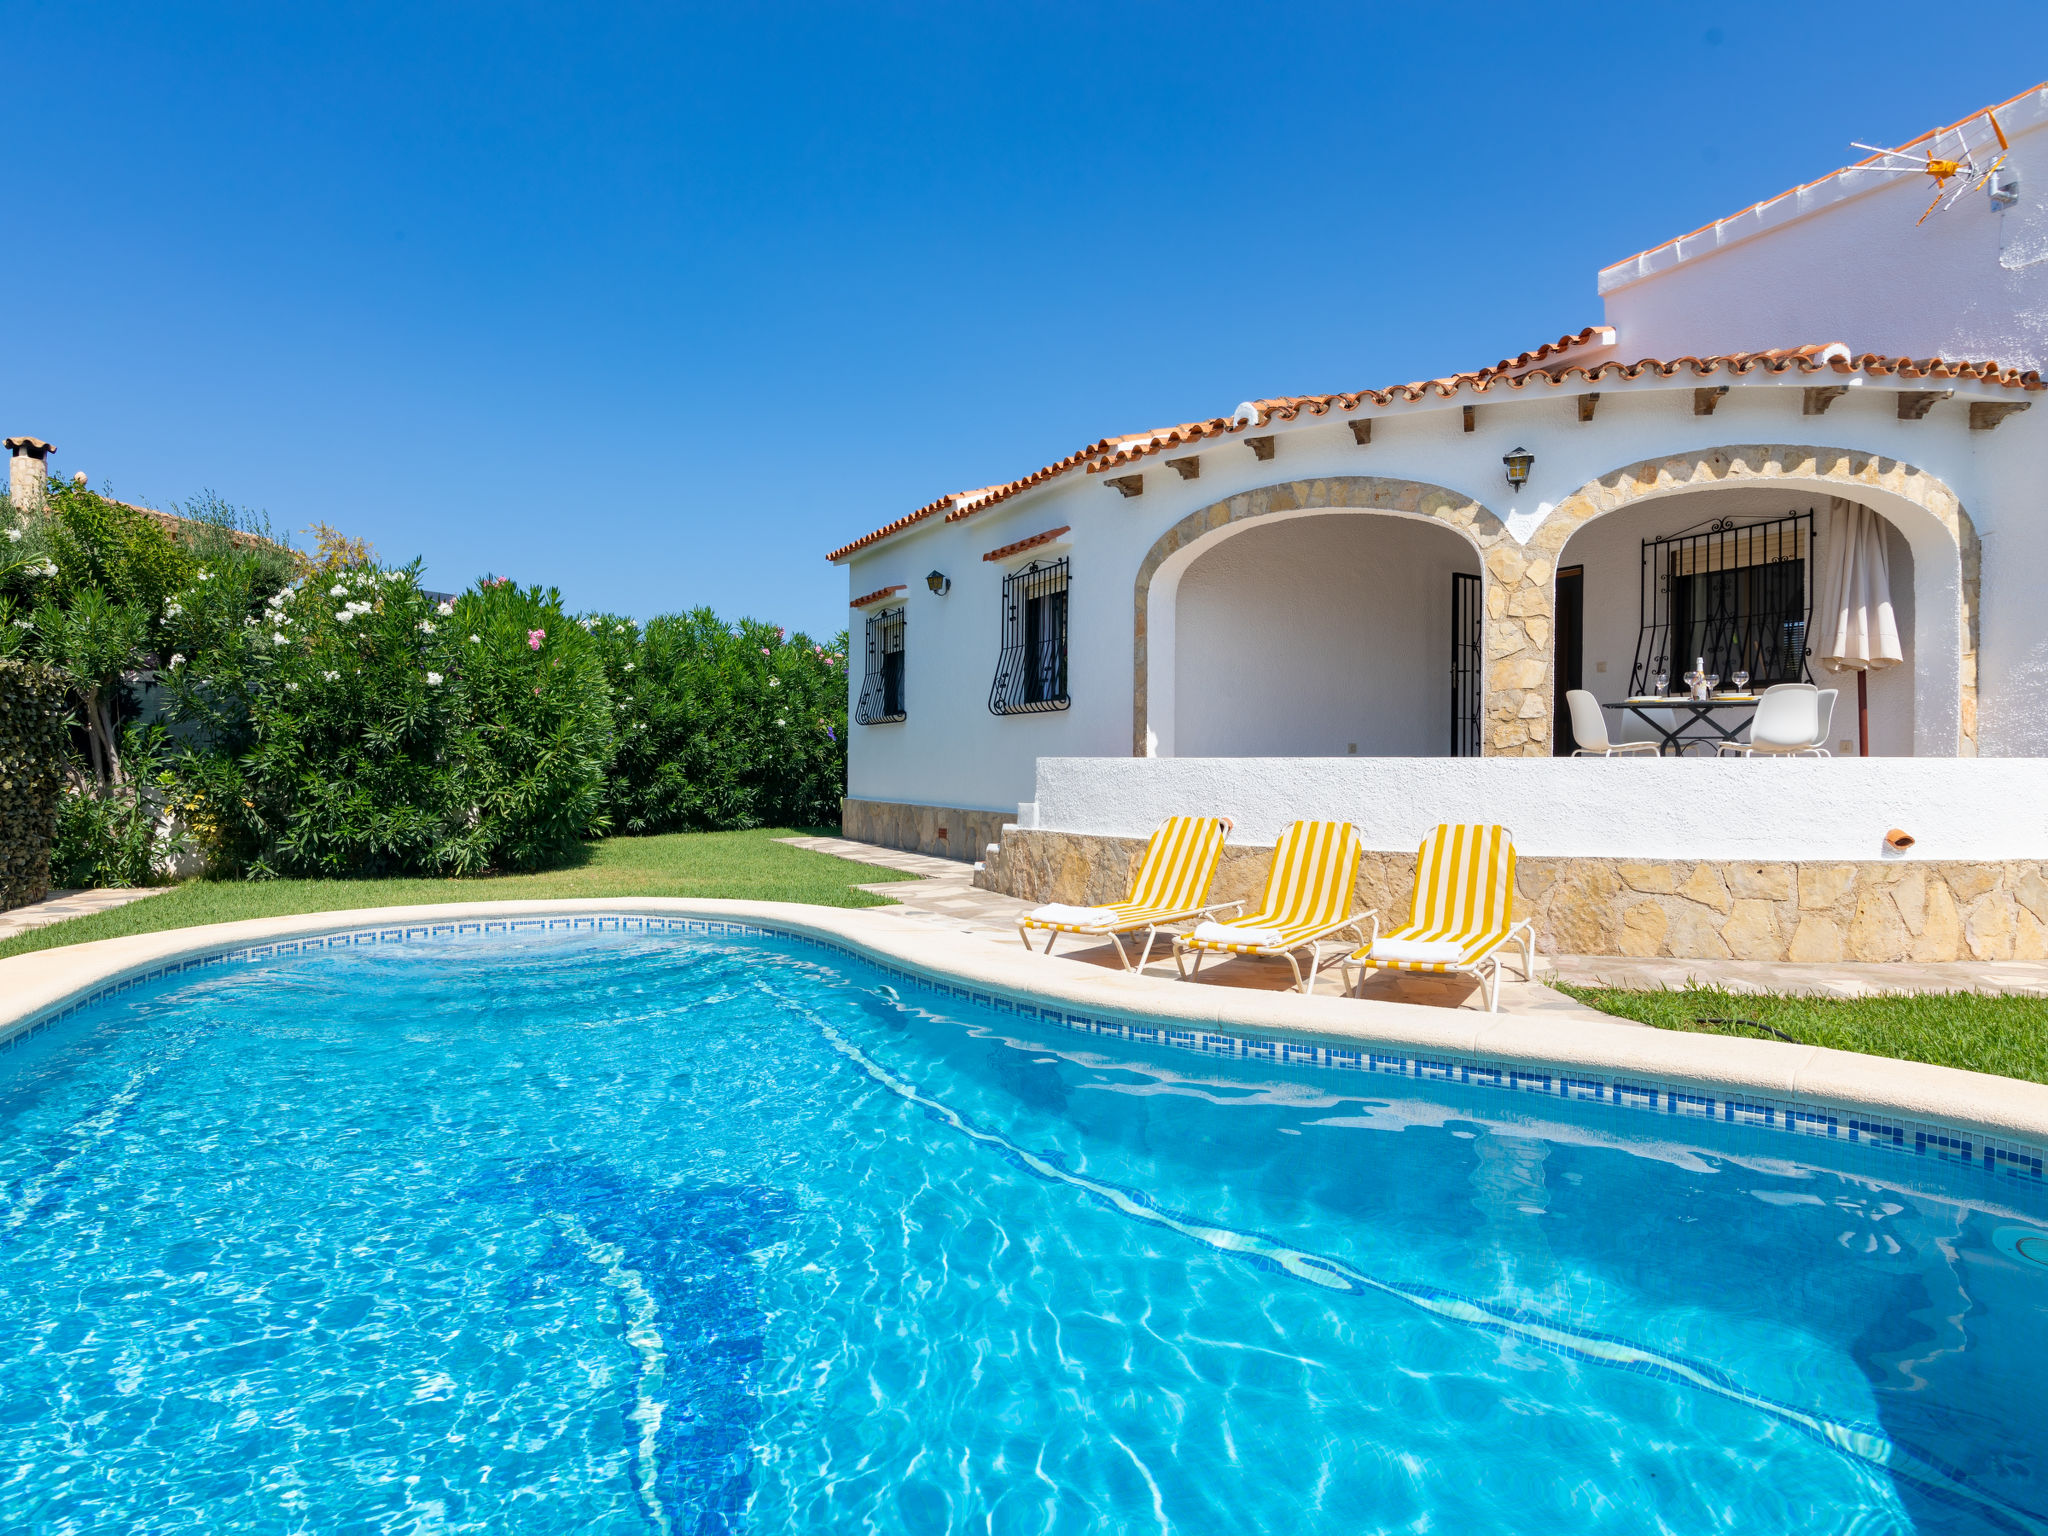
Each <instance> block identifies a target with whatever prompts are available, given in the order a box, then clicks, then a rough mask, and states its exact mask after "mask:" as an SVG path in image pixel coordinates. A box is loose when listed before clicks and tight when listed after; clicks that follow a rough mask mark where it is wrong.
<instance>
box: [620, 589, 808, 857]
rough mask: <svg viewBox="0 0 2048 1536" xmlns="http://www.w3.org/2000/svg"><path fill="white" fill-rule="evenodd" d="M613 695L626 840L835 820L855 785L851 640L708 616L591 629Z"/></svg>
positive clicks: (698, 614)
mask: <svg viewBox="0 0 2048 1536" xmlns="http://www.w3.org/2000/svg"><path fill="white" fill-rule="evenodd" d="M583 622H584V623H585V625H586V626H588V627H589V628H590V629H591V631H592V633H593V635H594V637H595V638H596V639H597V640H598V642H599V645H600V647H601V649H602V652H603V656H604V667H605V673H606V677H607V679H608V681H609V683H610V686H611V692H612V695H613V701H614V702H613V712H614V713H613V718H614V724H615V727H616V731H617V742H618V745H617V749H616V751H615V753H614V755H613V759H612V767H611V774H610V777H609V780H608V781H607V784H606V805H607V808H608V810H609V811H610V814H611V821H612V826H613V828H614V829H615V830H618V831H623V832H632V833H641V834H644V833H654V832H674V831H730V830H740V829H744V828H748V827H760V826H816V825H821V824H825V823H836V822H837V821H838V819H839V797H840V795H841V793H843V791H844V788H845V784H846V681H845V670H844V669H845V661H846V658H845V651H846V637H845V636H844V635H843V634H842V635H840V636H838V637H837V638H836V639H835V640H834V641H833V642H832V643H831V644H829V645H819V644H817V643H815V642H813V641H812V640H810V639H809V638H808V637H806V636H804V635H801V634H799V635H796V636H793V637H791V636H786V635H785V633H784V632H783V631H782V630H780V629H777V628H775V627H773V626H772V625H767V624H761V623H757V622H755V621H753V620H742V621H741V622H740V623H739V624H737V625H728V624H726V623H725V622H724V621H722V620H721V619H719V618H718V616H717V615H716V614H714V613H712V611H711V610H710V609H708V608H699V609H696V610H694V611H692V612H690V613H684V614H672V615H666V616H663V617H661V618H657V619H653V620H651V621H649V623H648V624H647V626H646V627H645V628H644V629H642V628H641V627H639V626H637V625H635V624H633V623H631V622H630V621H628V620H625V619H622V618H619V617H618V616H616V615H611V614H599V615H593V616H592V617H590V618H588V619H586V620H584V621H583Z"/></svg>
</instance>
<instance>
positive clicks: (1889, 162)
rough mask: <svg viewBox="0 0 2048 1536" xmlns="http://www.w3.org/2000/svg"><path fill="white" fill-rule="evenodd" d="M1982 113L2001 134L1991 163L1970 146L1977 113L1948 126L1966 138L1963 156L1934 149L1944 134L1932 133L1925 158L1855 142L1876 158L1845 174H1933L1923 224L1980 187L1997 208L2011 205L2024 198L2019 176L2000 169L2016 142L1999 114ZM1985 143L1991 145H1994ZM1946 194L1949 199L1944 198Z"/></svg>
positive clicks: (1853, 166)
mask: <svg viewBox="0 0 2048 1536" xmlns="http://www.w3.org/2000/svg"><path fill="white" fill-rule="evenodd" d="M1979 115H1980V116H1982V117H1983V119H1984V120H1985V121H1986V122H1988V123H1989V124H1990V125H1991V131H1992V133H1993V134H1995V135H1997V138H1998V148H1999V155H1998V158H1997V159H1995V160H1993V161H1991V162H1990V163H1989V164H1984V165H1980V164H1979V163H1978V161H1977V156H1976V151H1975V150H1973V149H1971V148H1970V143H1969V140H1968V139H1967V138H1965V137H1964V130H1965V129H1967V128H1968V127H1969V126H1970V124H1971V123H1974V122H1975V121H1976V120H1977V119H1976V118H1974V117H1973V118H1968V119H1966V120H1965V121H1963V122H1960V123H1958V124H1956V126H1955V127H1954V128H1953V129H1950V130H1947V131H1949V132H1952V133H1954V134H1955V135H1956V137H1957V138H1958V139H1959V140H1961V141H1962V155H1961V157H1960V158H1955V159H1942V158H1941V157H1939V156H1937V155H1936V154H1935V153H1934V141H1935V139H1937V138H1939V137H1940V135H1939V134H1934V135H1930V136H1929V138H1928V140H1927V149H1926V151H1925V154H1924V158H1923V157H1922V156H1920V155H1911V154H1908V153H1907V152H1906V151H1905V150H1903V149H1880V148H1879V147H1878V146H1877V145H1875V144H1858V143H1854V142H1852V143H1851V144H1850V148H1852V149H1861V150H1867V151H1869V153H1870V154H1871V156H1872V157H1873V160H1868V161H1865V162H1863V163H1862V164H1861V165H1850V166H1844V167H1843V174H1845V175H1846V174H1848V173H1849V172H1850V171H1881V172H1885V173H1887V174H1889V175H1893V176H1931V177H1933V178H1934V201H1933V202H1931V203H1929V204H1928V205H1927V210H1926V212H1925V213H1922V214H1921V215H1920V218H1919V221H1918V222H1919V223H1920V224H1925V223H1926V222H1927V218H1928V215H1929V214H1931V213H1933V212H1934V210H1935V209H1936V208H1937V207H1939V208H1940V209H1941V210H1942V211H1943V212H1944V213H1946V212H1947V211H1948V210H1949V209H1951V208H1953V207H1955V205H1956V204H1957V203H1959V202H1961V201H1962V200H1963V198H1964V196H1965V195H1966V194H1968V193H1971V192H1974V191H1976V190H1977V189H1978V188H1979V187H1985V188H1987V189H1988V190H1989V191H1990V193H1991V204H1992V206H1993V207H1994V208H2010V207H2011V206H2012V205H2013V204H2014V203H2016V202H2018V201H2019V200H2020V183H2019V178H2018V177H2017V176H2013V175H2007V176H2001V175H1999V172H2000V171H2001V170H2003V169H2004V167H2005V160H2006V154H2007V152H2009V151H2010V150H2011V149H2012V145H2011V144H2010V143H2008V142H2007V140H2006V137H2005V130H2004V129H2003V128H2001V127H1999V126H1998V118H1997V117H1996V116H1995V115H1993V114H1992V113H1990V112H1984V113H1981V114H1979ZM1981 147H1983V148H1985V149H1988V148H1989V147H1990V146H1988V145H1985V146H1981ZM1873 162H1874V163H1873ZM1951 181H1953V182H1955V183H1956V189H1955V190H1954V191H1953V192H1951V191H1949V188H1948V184H1949V183H1950V182H1951ZM1944 197H1946V198H1947V199H1948V201H1946V202H1943V201H1942V199H1943V198H1944ZM1916 227H1917V226H1916Z"/></svg>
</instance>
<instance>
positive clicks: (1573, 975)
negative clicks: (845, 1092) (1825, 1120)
mask: <svg viewBox="0 0 2048 1536" xmlns="http://www.w3.org/2000/svg"><path fill="white" fill-rule="evenodd" d="M783 841H785V842H789V843H794V844H796V845H797V846H798V847H800V848H810V849H814V850H816V851H817V852H819V853H831V854H837V855H838V856H839V857H840V858H843V859H853V860H855V861H856V862H858V863H862V864H878V865H881V866H883V867H884V868H888V869H900V870H906V871H909V872H910V873H913V874H918V875H923V876H925V877H926V878H924V879H923V880H919V881H915V882H913V881H908V880H904V881H896V882H891V883H888V884H882V885H870V886H863V887H861V889H863V890H870V891H874V892H876V893H878V894H880V895H883V896H887V897H888V898H889V899H890V900H892V901H896V902H900V903H902V905H901V906H897V907H889V908H884V909H882V910H884V911H888V912H890V913H892V914H896V915H900V916H901V917H903V919H904V920H905V921H906V922H916V923H921V924H926V925H930V926H934V927H940V928H952V929H955V930H957V931H958V932H960V933H963V934H973V935H975V936H976V937H978V938H981V939H984V940H987V941H989V942H992V943H997V944H1007V945H1009V946H1010V947H1011V948H1013V949H1014V948H1018V947H1020V946H1021V943H1022V941H1021V940H1020V939H1019V938H1018V936H1017V928H1016V922H1017V916H1018V914H1019V913H1021V912H1025V911H1028V910H1029V909H1030V907H1031V906H1032V903H1030V902H1027V901H1019V900H1017V899H1015V898H1014V897H1010V896H998V895H996V894H995V893H994V892H993V891H982V890H976V889H975V887H974V885H973V870H972V868H971V867H970V866H968V865H966V864H963V863H960V862H958V861H956V860H953V859H939V858H933V857H931V856H929V855H927V854H921V853H903V852H900V851H898V850H897V849H894V848H877V847H875V846H874V845H873V844H871V843H856V842H850V841H848V840H847V839H845V838H839V837H791V838H785V839H783ZM1074 942H1075V941H1074V940H1072V939H1068V940H1065V941H1063V944H1062V947H1061V948H1060V949H1058V950H1057V951H1056V952H1055V955H1056V958H1060V959H1066V958H1072V959H1074V960H1076V961H1079V962H1082V963H1084V964H1089V965H1100V966H1106V967H1112V968H1114V967H1115V966H1116V965H1117V958H1116V952H1115V951H1114V950H1113V949H1111V948H1110V947H1109V946H1108V945H1106V944H1102V945H1096V946H1093V947H1085V946H1082V947H1076V948H1074V949H1072V950H1068V949H1067V948H1065V947H1064V946H1065V944H1069V943H1074ZM1515 969H1516V966H1515V962H1514V961H1510V962H1509V964H1508V967H1507V972H1506V974H1507V975H1513V974H1514V972H1515ZM1145 970H1146V974H1147V975H1153V976H1162V977H1172V976H1173V975H1174V974H1175V973H1174V967H1173V955H1172V952H1171V951H1170V950H1169V951H1168V952H1167V954H1166V955H1165V956H1164V957H1163V958H1161V957H1160V955H1159V954H1158V952H1157V950H1156V949H1155V951H1154V955H1153V960H1152V963H1151V964H1150V965H1148V966H1146V968H1145ZM1536 974H1537V976H1538V977H1539V978H1543V979H1549V980H1556V981H1564V982H1569V983H1570V984H1572V985H1574V986H1588V987H1590V986H1614V987H1625V988H1629V989H1631V990H1637V991H1656V990H1657V989H1659V988H1661V987H1683V986H1685V985H1687V984H1688V983H1689V982H1696V983H1698V984H1700V985H1705V986H1720V987H1726V988H1727V989H1728V990H1729V991H1731V992H1785V993H1797V994H1802V995H1809V996H1816V997H1868V996H1871V995H1872V994H1875V993H1880V992H1992V993H2001V994H2003V993H2031V994H2038V995H2048V962H2042V961H2034V960H1984V961H1949V962H1945V963H1941V964H1925V965H1914V964H1909V963H1906V962H1899V963H1896V964H1891V965H1858V964H1850V963H1843V964H1838V965H1799V964H1793V963H1791V962H1780V961H1764V960H1638V959H1633V958H1630V957H1628V956H1622V955H1554V956H1553V955H1540V954H1539V955H1538V956H1537V957H1536ZM1292 979H1293V978H1292V977H1291V976H1290V974H1289V972H1288V969H1287V965H1286V963H1285V962H1284V961H1280V960H1233V961H1229V962H1227V963H1225V964H1223V965H1206V966H1204V967H1203V969H1202V982H1203V983H1205V984H1206V983H1209V982H1211V981H1213V982H1215V983H1216V984H1217V985H1219V986H1234V987H1256V988H1259V989H1261V990H1264V991H1280V990H1282V989H1283V988H1285V987H1287V986H1288V985H1290V984H1291V982H1292ZM1342 990H1343V981H1342V978H1341V975H1340V973H1339V971H1338V969H1337V967H1336V965H1335V964H1334V962H1332V963H1329V964H1327V965H1326V968H1325V970H1324V972H1323V974H1322V975H1321V976H1320V977H1319V978H1318V979H1317V983H1316V991H1318V992H1320V993H1327V994H1330V995H1333V996H1334V995H1336V994H1338V993H1340V992H1341V991H1342ZM1366 995H1367V996H1368V997H1378V998H1384V999H1386V1000H1387V1001H1389V1002H1398V1003H1423V1004H1429V1005H1433V1006H1437V1007H1454V1008H1484V1007H1485V1006H1486V1000H1485V998H1484V997H1483V996H1481V995H1480V991H1479V987H1478V985H1477V983H1475V982H1472V981H1469V980H1467V979H1465V978H1463V977H1455V976H1443V977H1437V976H1405V975H1402V976H1396V975H1381V976H1377V977H1375V978H1373V979H1372V980H1371V981H1369V982H1367V983H1366ZM1500 1006H1501V1010H1502V1012H1504V1013H1572V1014H1582V1015H1583V1014H1589V1013H1590V1012H1591V1010H1589V1009H1587V1008H1585V1007H1584V1006H1583V1005H1582V1004H1580V1003H1577V1002H1575V1001H1573V1000H1572V999H1571V998H1569V997H1567V996H1565V995H1564V994H1563V993H1562V992H1558V991H1556V990H1554V989H1553V988H1551V987H1548V986H1545V985H1543V981H1542V980H1541V979H1539V980H1538V981H1537V982H1535V983H1533V984H1531V983H1525V982H1521V981H1510V980H1507V979H1505V977H1504V979H1503V980H1502V982H1501V989H1500ZM1600 1017H1603V1018H1605V1017H1607V1015H1604V1014H1603V1015H1600Z"/></svg>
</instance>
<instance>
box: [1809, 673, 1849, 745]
mask: <svg viewBox="0 0 2048 1536" xmlns="http://www.w3.org/2000/svg"><path fill="white" fill-rule="evenodd" d="M1841 696H1842V690H1841V689H1839V688H1823V689H1821V691H1820V734H1819V735H1818V736H1816V737H1814V738H1813V749H1812V750H1813V755H1814V756H1815V757H1832V756H1834V754H1833V753H1832V752H1830V751H1828V732H1830V731H1832V730H1833V729H1834V728H1835V700H1836V699H1839V698H1840V697H1841Z"/></svg>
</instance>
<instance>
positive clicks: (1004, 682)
mask: <svg viewBox="0 0 2048 1536" xmlns="http://www.w3.org/2000/svg"><path fill="white" fill-rule="evenodd" d="M1067 581H1068V574H1067V562H1066V561H1065V560H1064V559H1061V560H1046V561H1036V560H1035V561H1033V562H1032V563H1031V564H1030V565H1028V566H1026V567H1025V568H1024V569H1023V570H1021V571H1013V572H1011V573H1010V574H1009V575H1007V576H1005V577H1004V578H1003V649H1002V654H1001V656H999V657H998V658H997V660H996V680H995V683H994V685H993V686H992V687H991V688H990V689H989V691H988V708H989V713H990V714H992V715H1038V714H1049V713H1051V712H1052V711H1054V710H1060V709H1065V708H1066V707H1067V705H1068V704H1069V703H1070V702H1071V700H1070V699H1069V697H1068V694H1067Z"/></svg>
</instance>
